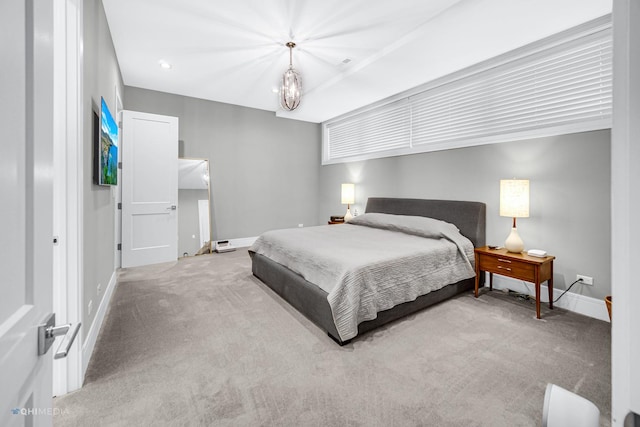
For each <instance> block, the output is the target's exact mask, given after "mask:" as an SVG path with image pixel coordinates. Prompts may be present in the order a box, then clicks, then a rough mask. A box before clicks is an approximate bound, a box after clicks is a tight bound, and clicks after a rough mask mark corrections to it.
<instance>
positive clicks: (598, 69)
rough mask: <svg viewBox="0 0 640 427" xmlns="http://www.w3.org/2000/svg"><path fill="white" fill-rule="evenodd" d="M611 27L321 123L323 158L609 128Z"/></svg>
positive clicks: (342, 158)
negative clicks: (390, 101)
mask: <svg viewBox="0 0 640 427" xmlns="http://www.w3.org/2000/svg"><path fill="white" fill-rule="evenodd" d="M611 109H612V36H611V29H610V26H609V27H608V28H604V29H599V30H598V31H595V32H593V33H591V34H589V35H586V36H581V37H579V38H576V39H573V40H569V41H566V42H563V43H551V42H550V43H549V46H548V47H543V48H542V49H541V48H540V47H539V46H538V47H537V49H536V51H535V52H532V53H530V54H525V55H519V56H518V58H517V59H514V60H510V61H502V62H501V63H500V65H497V66H495V67H493V68H484V69H483V70H482V71H479V72H477V73H471V74H468V75H465V76H464V77H462V78H459V79H456V80H452V81H449V82H445V83H443V84H441V85H439V86H437V87H435V88H431V89H428V90H424V91H422V92H419V91H418V92H417V93H413V94H412V95H410V96H406V97H404V98H402V99H400V100H396V101H394V102H393V103H391V104H387V105H382V106H377V107H375V108H371V109H369V110H366V111H363V112H360V113H358V114H354V115H350V116H348V117H345V118H343V119H339V120H335V121H329V122H326V123H325V124H323V129H324V134H323V163H339V162H345V161H351V160H358V159H364V158H375V157H386V156H393V155H400V154H411V153H417V152H426V151H432V150H439V149H446V148H453V147H461V146H468V145H477V144H482V143H493V142H503V141H509V140H516V139H521V138H525V137H526V138H531V137H536V136H547V135H551V134H561V133H569V132H579V131H586V130H594V129H602V128H607V127H610V126H611Z"/></svg>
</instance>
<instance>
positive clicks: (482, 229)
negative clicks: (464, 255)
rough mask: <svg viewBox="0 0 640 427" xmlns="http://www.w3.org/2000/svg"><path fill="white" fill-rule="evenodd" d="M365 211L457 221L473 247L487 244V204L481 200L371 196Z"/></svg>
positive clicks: (455, 222)
mask: <svg viewBox="0 0 640 427" xmlns="http://www.w3.org/2000/svg"><path fill="white" fill-rule="evenodd" d="M366 212H377V213H388V214H395V215H414V216H426V217H430V218H435V219H439V220H441V221H446V222H450V223H452V224H455V225H456V226H457V227H458V229H459V230H460V233H462V235H463V236H465V237H466V238H468V239H469V240H471V242H472V243H473V246H475V247H476V248H477V247H480V246H484V245H486V243H487V241H486V235H485V233H486V221H487V220H486V216H487V207H486V205H485V204H484V203H481V202H464V201H458V200H427V199H396V198H389V197H369V200H367V207H366Z"/></svg>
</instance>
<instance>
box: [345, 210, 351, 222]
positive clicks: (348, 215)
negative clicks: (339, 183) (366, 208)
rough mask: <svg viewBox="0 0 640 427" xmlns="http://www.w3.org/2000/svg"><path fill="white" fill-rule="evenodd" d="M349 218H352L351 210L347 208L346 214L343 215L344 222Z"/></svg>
mask: <svg viewBox="0 0 640 427" xmlns="http://www.w3.org/2000/svg"><path fill="white" fill-rule="evenodd" d="M351 218H353V215H351V209H349V208H347V213H346V214H344V222H347V221H349V220H350V219H351Z"/></svg>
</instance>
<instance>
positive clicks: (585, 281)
mask: <svg viewBox="0 0 640 427" xmlns="http://www.w3.org/2000/svg"><path fill="white" fill-rule="evenodd" d="M580 279H582V282H580V283H582V284H583V285H591V286H593V277H589V276H583V275H582V274H577V275H576V280H580Z"/></svg>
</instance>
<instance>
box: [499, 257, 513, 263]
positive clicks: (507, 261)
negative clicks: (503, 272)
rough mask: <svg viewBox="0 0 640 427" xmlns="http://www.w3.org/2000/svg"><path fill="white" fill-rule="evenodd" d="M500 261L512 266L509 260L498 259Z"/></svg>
mask: <svg viewBox="0 0 640 427" xmlns="http://www.w3.org/2000/svg"><path fill="white" fill-rule="evenodd" d="M498 261H500V262H506V263H507V264H511V261H509V260H508V259H502V258H498Z"/></svg>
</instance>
